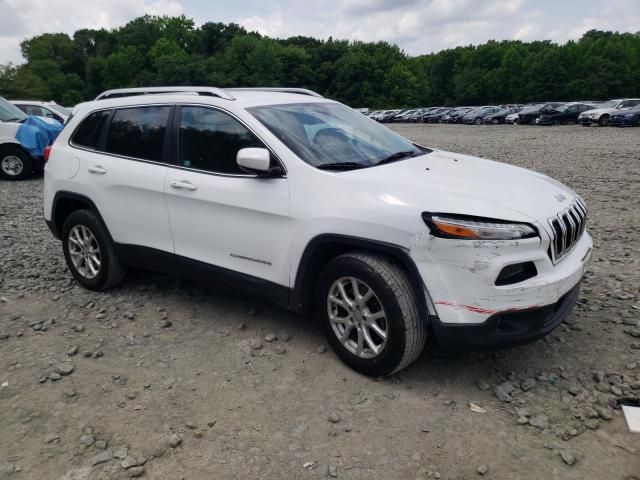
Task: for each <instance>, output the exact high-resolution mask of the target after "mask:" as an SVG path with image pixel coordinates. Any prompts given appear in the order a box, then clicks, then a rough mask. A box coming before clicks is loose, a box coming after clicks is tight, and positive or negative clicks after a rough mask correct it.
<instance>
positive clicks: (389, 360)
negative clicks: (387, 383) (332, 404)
mask: <svg viewBox="0 0 640 480" xmlns="http://www.w3.org/2000/svg"><path fill="white" fill-rule="evenodd" d="M316 307H317V311H318V313H319V315H320V322H321V324H322V327H323V330H324V332H325V335H326V337H327V340H328V342H329V344H330V345H331V348H332V349H333V350H334V352H335V353H336V354H337V355H338V356H339V357H340V358H341V359H342V360H343V361H344V362H345V363H346V364H347V365H349V366H350V367H351V368H353V369H354V370H357V371H358V372H361V373H364V374H366V375H372V376H381V375H389V374H391V373H394V372H397V371H398V370H401V369H403V368H405V367H406V366H408V365H410V364H411V363H412V362H413V361H415V360H416V359H417V358H418V356H419V355H420V353H421V352H422V350H423V348H424V345H425V343H426V340H427V326H426V323H425V321H424V320H423V319H421V318H420V316H419V314H418V305H417V299H416V294H415V292H414V290H413V287H412V286H411V284H410V282H409V279H408V278H407V275H406V273H405V272H404V271H403V270H402V269H401V268H400V267H399V266H397V265H396V264H394V263H392V262H391V261H389V260H388V259H386V258H385V257H382V256H377V255H373V254H368V253H359V252H354V253H347V254H345V255H341V256H339V257H336V258H335V259H333V260H331V261H330V262H329V263H328V264H327V265H326V266H325V268H324V269H323V271H322V273H321V274H320V277H319V279H318V288H317V289H316Z"/></svg>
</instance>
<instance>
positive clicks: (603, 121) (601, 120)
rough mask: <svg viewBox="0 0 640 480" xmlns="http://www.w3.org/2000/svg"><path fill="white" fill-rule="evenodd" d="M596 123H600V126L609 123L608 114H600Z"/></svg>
mask: <svg viewBox="0 0 640 480" xmlns="http://www.w3.org/2000/svg"><path fill="white" fill-rule="evenodd" d="M598 125H600V126H601V127H606V126H607V125H609V115H602V116H600V118H599V119H598Z"/></svg>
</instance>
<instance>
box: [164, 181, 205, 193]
mask: <svg viewBox="0 0 640 480" xmlns="http://www.w3.org/2000/svg"><path fill="white" fill-rule="evenodd" d="M169 185H171V188H176V189H178V190H189V191H191V192H193V191H194V190H197V189H198V187H196V186H195V185H194V184H193V183H191V182H187V181H186V180H183V181H182V182H171V183H170V184H169Z"/></svg>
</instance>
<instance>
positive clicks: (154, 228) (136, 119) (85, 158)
mask: <svg viewBox="0 0 640 480" xmlns="http://www.w3.org/2000/svg"><path fill="white" fill-rule="evenodd" d="M173 108H174V107H173V106H167V105H150V106H136V107H126V108H118V109H113V110H104V111H100V112H94V113H93V114H91V115H89V116H88V117H87V118H86V119H85V120H84V121H83V122H82V123H81V124H80V126H79V127H78V129H77V130H76V131H75V132H74V134H73V136H72V139H71V143H72V145H73V146H74V147H76V148H77V150H76V153H77V157H78V161H79V171H78V177H79V179H78V180H79V181H78V183H80V184H81V185H84V186H85V188H87V189H88V190H89V191H88V192H87V196H89V198H91V199H92V200H93V201H94V203H95V204H96V206H97V208H98V210H99V211H100V214H101V215H102V217H103V219H104V221H105V223H106V224H107V227H108V229H109V232H110V233H111V236H112V238H113V240H114V241H115V242H116V243H117V244H120V245H119V246H121V247H135V246H142V247H150V248H153V249H156V250H160V251H163V252H169V253H173V241H172V239H171V232H170V229H169V218H168V213H167V204H166V200H165V198H164V192H163V190H164V180H165V176H166V174H167V166H166V161H167V156H166V155H167V153H165V152H167V148H166V143H167V142H168V141H169V139H168V135H167V125H168V124H169V122H170V119H171V115H172V113H173ZM134 250H135V249H134ZM129 251H131V249H130V250H129Z"/></svg>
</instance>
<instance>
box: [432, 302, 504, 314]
mask: <svg viewBox="0 0 640 480" xmlns="http://www.w3.org/2000/svg"><path fill="white" fill-rule="evenodd" d="M435 304H436V305H446V306H447V307H457V308H464V309H465V310H469V311H470V312H474V313H484V314H486V315H491V314H493V313H496V311H497V310H487V309H486V308H480V307H474V306H473V305H461V304H459V303H453V302H447V301H445V300H438V301H436V302H435Z"/></svg>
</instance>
